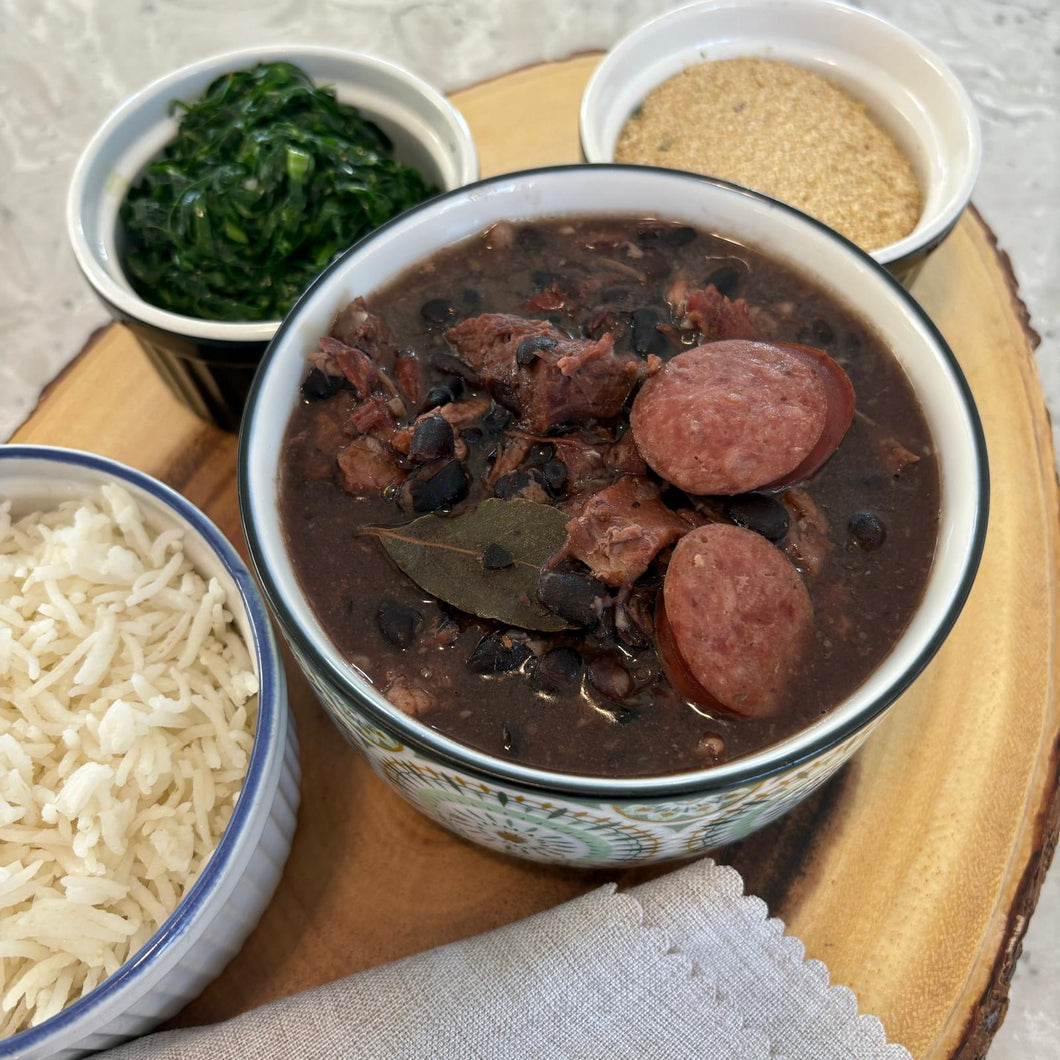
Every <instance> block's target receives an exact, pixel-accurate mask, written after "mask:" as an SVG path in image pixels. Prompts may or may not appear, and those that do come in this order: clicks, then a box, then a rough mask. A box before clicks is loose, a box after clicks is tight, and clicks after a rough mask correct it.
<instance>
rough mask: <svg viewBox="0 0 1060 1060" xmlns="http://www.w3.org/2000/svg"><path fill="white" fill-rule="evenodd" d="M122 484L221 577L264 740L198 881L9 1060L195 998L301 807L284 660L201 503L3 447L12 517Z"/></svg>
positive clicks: (253, 918) (274, 878) (108, 1038)
mask: <svg viewBox="0 0 1060 1060" xmlns="http://www.w3.org/2000/svg"><path fill="white" fill-rule="evenodd" d="M109 482H117V483H119V484H120V485H122V486H124V487H125V489H126V490H128V491H129V493H131V494H132V496H133V497H134V498H135V499H136V500H137V501H138V502H139V504H140V505H141V506H142V508H143V509H144V510H145V511H146V512H147V513H148V517H149V519H150V521H151V523H152V524H153V526H154V528H155V529H158V530H163V529H170V528H180V529H182V530H183V531H184V547H185V552H186V554H187V556H188V558H189V559H191V561H192V562H193V563H194V564H195V566H196V567H197V569H198V570H199V571H200V572H201V573H202V574H203V575H204V576H206V577H213V578H217V579H218V581H219V582H220V583H221V585H222V586H223V587H224V589H225V592H226V594H227V606H228V608H229V609H230V610H231V612H232V615H233V618H234V620H235V623H236V626H237V627H238V629H239V631H240V633H241V634H242V636H243V639H244V641H245V642H246V644H247V647H248V649H249V650H250V655H251V658H252V659H253V661H254V666H255V670H256V672H257V676H258V682H259V685H260V691H259V694H258V721H257V726H256V729H255V733H254V746H253V750H252V751H251V755H250V762H249V765H248V767H247V775H246V779H245V780H244V783H243V788H242V791H241V792H240V795H239V800H238V802H237V803H236V807H235V809H234V811H233V813H232V817H231V820H230V821H229V824H228V827H227V828H226V829H225V831H224V833H223V835H222V836H221V839H220V842H219V843H218V845H217V849H216V850H215V851H214V853H213V856H212V857H211V858H210V859H209V861H208V862H207V864H206V867H205V868H204V869H203V871H202V874H201V875H200V877H199V879H198V880H197V881H196V882H195V884H194V885H193V886H192V887H191V889H190V890H189V891H188V893H187V895H185V897H184V899H183V900H182V901H181V902H180V904H179V905H178V906H177V908H176V909H175V910H174V911H173V913H172V914H170V916H169V917H168V919H167V920H166V921H165V922H164V923H163V924H162V926H161V927H160V928H159V929H158V931H156V932H155V934H154V936H152V938H151V939H150V940H149V941H148V943H147V944H146V945H145V946H144V947H143V948H142V949H141V950H140V951H139V952H138V953H136V954H134V955H133V956H132V957H131V958H130V959H129V960H128V961H126V963H125V964H123V965H122V966H121V968H120V969H119V970H118V971H117V972H115V973H114V974H113V975H111V976H110V977H109V978H107V979H105V980H104V981H103V982H102V983H101V984H100V985H99V986H97V987H96V989H95V990H92V991H91V992H90V993H89V994H87V995H86V996H85V997H83V998H81V999H80V1000H78V1001H75V1002H74V1003H73V1004H71V1005H69V1006H67V1008H65V1009H63V1010H62V1011H61V1012H60V1013H58V1015H56V1016H53V1017H52V1018H51V1019H49V1020H46V1021H45V1022H43V1023H41V1024H40V1025H39V1026H37V1027H33V1028H30V1029H29V1030H26V1031H23V1032H22V1033H20V1034H16V1035H14V1036H13V1037H10V1038H6V1039H0V1060H74V1058H75V1057H80V1056H84V1055H86V1054H87V1053H90V1052H95V1051H97V1050H99V1049H106V1048H110V1047H111V1046H114V1045H117V1044H119V1043H120V1042H122V1041H125V1040H126V1039H128V1038H134V1037H136V1036H138V1035H140V1034H144V1033H146V1032H147V1031H149V1030H150V1029H151V1028H152V1027H154V1026H155V1025H156V1024H158V1023H160V1022H161V1021H162V1020H164V1019H167V1018H168V1017H169V1016H172V1015H173V1014H174V1013H175V1012H177V1011H178V1010H179V1009H181V1008H182V1007H183V1006H184V1005H185V1004H186V1003H187V1002H188V1001H190V1000H191V999H192V998H194V997H196V996H197V995H198V994H199V993H200V992H201V991H202V990H203V989H204V987H205V986H206V985H207V984H208V983H209V982H210V981H211V980H212V979H214V978H215V977H216V976H217V975H218V974H219V973H220V972H221V969H222V968H224V966H225V965H226V964H228V962H229V961H230V960H231V959H232V958H233V957H234V956H235V955H236V953H238V952H239V948H240V947H241V946H242V945H243V942H244V940H245V939H246V937H247V935H249V934H250V932H251V930H252V929H253V928H254V926H255V924H257V922H258V919H259V918H260V917H261V914H262V913H263V912H264V910H265V907H266V906H267V905H268V903H269V900H270V899H271V898H272V895H273V892H274V891H275V889H276V885H277V884H278V883H279V880H280V874H281V872H282V870H283V866H284V862H285V861H286V860H287V854H288V851H289V849H290V845H291V837H292V836H293V834H294V829H295V817H296V814H297V810H298V781H299V767H298V743H297V739H296V737H295V732H294V726H293V724H292V722H291V718H290V715H289V713H288V708H287V685H286V682H285V678H284V672H283V662H282V660H281V659H280V655H279V652H278V651H277V647H276V642H275V639H274V637H273V634H272V628H271V624H270V621H269V615H268V612H267V611H266V608H265V603H264V601H263V600H262V598H261V594H260V593H259V592H258V589H257V586H256V585H255V583H254V579H253V578H252V577H251V575H250V572H249V571H248V570H247V568H246V565H245V564H244V563H243V561H242V560H241V559H240V558H239V555H238V554H237V553H236V551H235V549H234V548H233V547H232V546H231V545H230V544H229V543H228V541H227V540H226V539H225V537H224V535H223V534H222V533H221V532H220V531H219V530H218V529H217V527H216V526H214V525H213V523H211V522H210V521H209V520H208V519H207V518H206V516H204V515H203V514H202V512H200V511H199V510H198V509H197V508H196V507H195V506H194V505H192V504H191V503H189V502H188V501H187V500H185V499H184V498H183V497H182V496H180V494H178V493H175V492H174V491H173V490H171V489H170V488H169V487H168V486H165V485H163V484H162V483H161V482H159V481H158V480H157V479H153V478H151V477H150V476H149V475H145V474H143V473H141V472H139V471H136V470H134V469H133V468H130V467H126V466H125V465H123V464H119V463H117V462H115V461H113V460H107V459H104V458H103V457H99V456H94V455H92V454H90V453H83V452H78V451H76V450H71V449H53V448H49V447H46V446H28V445H4V446H0V498H3V499H4V500H10V501H12V514H13V515H14V516H19V515H24V514H27V513H28V512H32V511H37V510H46V509H51V508H54V507H56V506H57V505H59V504H60V503H62V502H63V501H67V500H76V499H78V498H81V497H84V496H87V495H89V494H92V493H94V492H95V491H96V490H98V488H99V487H100V486H102V485H104V484H106V483H109Z"/></svg>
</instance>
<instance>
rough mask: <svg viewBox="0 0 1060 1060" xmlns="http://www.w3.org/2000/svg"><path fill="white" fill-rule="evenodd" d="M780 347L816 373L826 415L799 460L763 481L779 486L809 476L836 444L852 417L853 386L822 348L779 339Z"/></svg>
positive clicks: (773, 486) (827, 456)
mask: <svg viewBox="0 0 1060 1060" xmlns="http://www.w3.org/2000/svg"><path fill="white" fill-rule="evenodd" d="M782 348H783V349H785V350H790V351H791V352H793V353H795V354H797V355H798V356H800V357H802V358H803V360H805V361H806V363H807V364H809V365H810V366H811V367H812V368H813V370H814V371H815V372H816V373H817V378H818V379H820V380H821V382H822V383H823V384H824V389H825V394H826V395H827V396H828V416H827V418H826V419H825V424H824V430H823V431H821V437H820V438H818V439H817V444H816V445H815V446H814V447H813V448H812V449H811V450H810V452H809V453H808V454H807V455H806V457H805V459H803V461H802V463H801V464H799V465H798V466H797V467H795V468H794V469H793V470H791V471H789V472H788V473H787V474H786V475H783V476H781V478H779V479H777V480H776V481H774V482H768V483H766V489H780V487H781V486H788V485H790V484H791V483H793V482H799V481H801V480H802V479H804V478H809V477H810V475H812V474H813V473H814V472H815V471H816V470H817V469H818V468H819V467H820V466H821V465H822V464H823V463H824V462H825V461H826V460H827V459H828V458H829V457H830V456H831V455H832V454H833V453H834V452H835V451H836V449H838V448H839V443H840V442H841V441H842V440H843V437H844V435H845V434H846V433H847V431H848V430H849V428H850V423H851V421H852V420H853V419H854V387H853V386H852V385H851V382H850V379H849V377H848V376H847V374H846V372H844V371H843V369H842V368H841V367H840V366H839V365H838V364H836V362H835V361H833V360H832V358H831V357H829V356H828V354H827V353H825V352H824V350H818V349H817V348H816V347H814V346H800V345H797V344H796V343H793V342H785V343H782Z"/></svg>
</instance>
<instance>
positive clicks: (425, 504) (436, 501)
mask: <svg viewBox="0 0 1060 1060" xmlns="http://www.w3.org/2000/svg"><path fill="white" fill-rule="evenodd" d="M406 485H407V486H408V490H409V497H410V498H411V500H412V510H413V511H414V512H437V511H440V510H441V509H443V508H452V506H453V505H454V504H457V503H458V502H460V501H462V500H463V499H464V498H465V497H466V496H467V491H468V486H469V482H468V478H467V472H466V471H465V470H464V467H463V465H462V464H461V463H460V461H459V460H450V461H449V462H448V463H447V464H443V465H442V467H441V468H440V469H439V470H438V471H436V472H435V473H434V474H433V475H432V476H431V477H430V478H423V479H421V478H416V477H415V476H412V477H410V478H409V479H408V481H407V483H406Z"/></svg>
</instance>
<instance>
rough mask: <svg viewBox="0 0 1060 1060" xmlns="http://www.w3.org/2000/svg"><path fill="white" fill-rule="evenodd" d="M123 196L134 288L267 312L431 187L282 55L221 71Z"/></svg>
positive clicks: (232, 309)
mask: <svg viewBox="0 0 1060 1060" xmlns="http://www.w3.org/2000/svg"><path fill="white" fill-rule="evenodd" d="M170 106H171V112H176V111H178V110H183V111H184V116H183V117H182V118H181V121H180V129H179V131H178V133H177V136H176V138H175V139H174V140H173V141H172V143H170V144H169V145H168V146H167V147H166V149H165V150H164V151H163V153H162V155H161V157H160V158H158V159H156V160H155V161H154V162H152V163H151V164H150V165H149V166H148V167H147V169H146V171H145V172H144V175H143V177H142V178H141V179H140V181H139V182H138V183H137V184H136V185H135V186H134V187H132V188H131V189H130V191H129V193H128V195H127V196H126V198H125V201H124V202H123V203H122V208H121V219H122V222H123V223H124V225H125V229H126V233H127V236H128V246H127V248H126V251H125V253H124V256H123V259H122V263H123V265H124V268H125V272H126V274H127V275H128V277H129V280H130V282H131V283H132V284H133V286H134V287H135V288H136V290H137V291H138V293H139V294H140V295H141V296H142V297H144V298H146V299H147V300H148V301H150V302H152V303H154V304H155V305H158V306H161V307H162V308H163V309H168V310H172V311H173V312H177V313H184V314H186V315H189V316H195V317H203V318H206V319H209V320H275V319H278V318H280V317H282V316H283V314H284V313H285V312H286V311H287V309H288V308H290V306H291V304H292V302H293V301H294V300H295V298H296V297H297V296H298V294H299V293H300V292H301V291H302V290H303V288H305V286H306V285H307V284H308V283H309V282H310V281H311V280H312V279H313V278H314V277H315V276H316V275H317V273H319V272H320V270H321V269H323V268H324V266H325V265H327V264H328V262H329V261H330V260H331V259H332V258H333V257H334V256H335V255H336V254H337V253H339V252H340V251H342V250H344V249H345V248H346V247H348V246H349V245H350V244H351V243H353V242H354V241H355V240H357V239H359V238H360V237H361V236H362V235H364V234H365V232H367V231H369V230H370V229H372V228H375V227H376V226H378V225H380V224H382V223H383V222H384V221H386V220H388V219H389V218H391V217H393V216H394V215H395V214H398V213H400V212H401V211H402V210H405V209H407V208H408V207H410V206H413V205H415V204H416V203H418V202H421V201H422V200H423V199H425V198H428V197H429V196H430V195H432V194H434V193H435V192H436V191H437V189H436V188H434V187H431V186H430V185H428V184H427V183H426V181H425V180H424V179H423V177H422V176H421V175H420V174H419V173H418V172H417V171H416V170H414V169H412V168H410V167H409V166H406V165H404V164H402V163H401V162H398V161H396V160H395V159H394V158H393V157H391V154H390V151H391V147H392V145H391V143H390V141H389V139H388V138H387V136H386V135H385V133H383V131H382V130H381V129H379V128H378V127H377V126H376V125H374V124H373V123H372V122H370V121H368V120H367V119H365V118H364V117H362V116H361V115H360V114H359V113H358V111H357V109H356V108H355V107H352V106H348V105H346V104H343V103H339V102H338V101H337V100H336V98H335V93H334V90H333V89H330V88H315V87H314V86H313V84H312V82H311V81H310V80H309V78H308V77H307V76H306V74H305V73H304V72H303V71H301V70H300V69H299V68H298V67H296V66H293V65H292V64H290V63H283V62H277V63H259V64H258V65H257V66H255V67H253V68H251V69H248V70H239V71H236V72H234V73H230V74H225V75H224V76H223V77H219V78H218V79H217V80H216V81H214V82H213V84H211V85H210V87H209V88H208V89H207V90H206V94H205V95H204V96H203V97H202V99H201V100H199V101H198V102H196V103H191V104H189V103H184V102H182V101H179V100H174V101H173V103H172V104H171V105H170Z"/></svg>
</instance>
